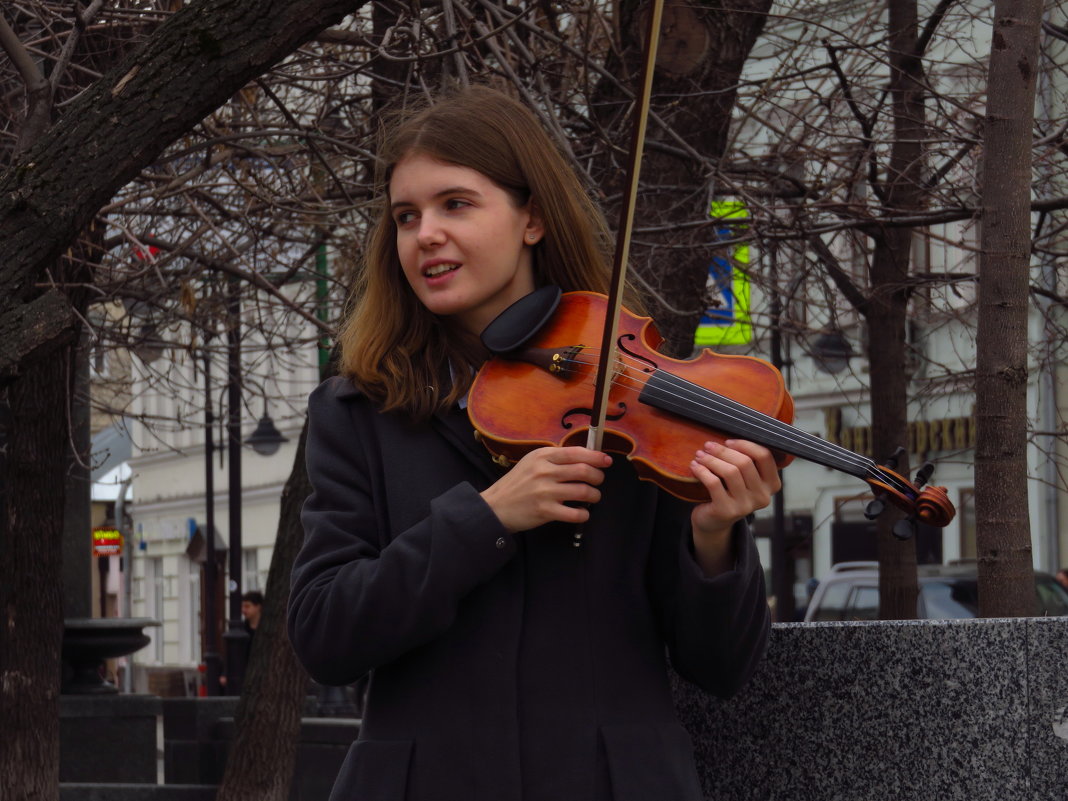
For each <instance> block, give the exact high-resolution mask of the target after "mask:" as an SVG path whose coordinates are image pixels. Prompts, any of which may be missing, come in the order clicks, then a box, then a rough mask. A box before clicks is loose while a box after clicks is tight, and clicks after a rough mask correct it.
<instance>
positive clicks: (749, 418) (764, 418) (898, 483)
mask: <svg viewBox="0 0 1068 801" xmlns="http://www.w3.org/2000/svg"><path fill="white" fill-rule="evenodd" d="M594 350H596V349H594V348H583V349H582V350H581V351H580V352H586V351H588V352H590V353H591V354H592V352H593V351H594ZM621 353H622V352H621ZM569 361H571V362H573V363H577V364H582V365H585V366H589V367H596V364H595V363H593V362H590V361H584V360H582V359H580V358H576V357H570V358H569ZM616 361H617V364H618V365H619V366H620V367H621V372H619V373H617V374H616V377H615V378H613V383H614V384H616V385H619V386H628V385H627V384H626V383H625V382H624V381H622V380H620V376H622V377H624V378H625V379H626V380H628V381H630V382H631V383H632V385H631V386H628V388H629V389H631V390H637V389H638V388H644V386H645V385H646V381H647V379H646V377H644V376H643V377H634V376H631V375H629V373H630V371H631V370H632V369H636V370H639V371H640V372H642V373H645V371H646V368H648V367H650V365H649V364H648V363H646V362H643V361H641V360H639V359H635V358H634V357H631V356H628V355H626V354H624V355H622V356H619V355H617V359H616ZM628 361H629V362H630V363H629V364H628ZM654 369H659V368H654ZM663 372H664V373H665V374H666V375H672V374H671V373H670V372H668V371H663ZM672 377H673V378H674V379H675V380H676V381H681V382H683V387H682V389H685V390H686V393H685V394H683V393H682V392H678V391H672V392H671V393H670V394H673V395H674V396H675V397H676V398H678V399H679V400H680V402H684V403H687V404H690V405H698V406H700V407H701V408H704V409H710V410H712V411H714V412H716V413H718V414H719V415H721V417H722V418H724V419H735V420H740V421H741V422H743V423H745V424H746V425H748V426H750V427H752V428H759V427H765V428H770V429H771V430H772V431H774V432H775V433H777V434H778V435H779V436H780V437H782V438H783V439H785V440H786V442H787V443H797V444H798V445H805V446H807V448H808V449H811V451H814V452H816V453H822V454H824V455H825V456H827V457H828V458H834V459H837V460H839V461H841V462H843V463H846V464H851V465H854V466H855V467H856V468H857V469H859V470H861V471H863V472H864V473H865V474H866V475H868V476H869V477H871V478H872V479H874V480H877V481H881V482H882V483H884V484H887V485H888V486H890V487H891V488H893V489H894V490H895V491H897V492H899V493H901V494H903V495H906V496H908V497H914V496H915V493H916V490H915V487H913V486H912V485H911V484H907V483H903V482H902V480H901V479H900V478H899V477H898V476H896V475H895V474H893V473H889V472H887V471H885V470H884V469H883V468H881V467H880V466H879V465H877V464H876V463H875V462H874V461H873V460H872V459H869V458H867V457H864V456H861V455H859V454H856V453H853V452H852V451H850V450H848V449H846V448H842V447H840V446H837V445H832V444H831V443H829V442H827V441H826V440H824V439H821V438H819V437H816V436H814V435H810V434H807V433H805V432H802V431H800V430H799V429H797V428H795V427H794V426H791V425H789V424H788V423H784V422H783V421H781V420H778V419H777V418H774V417H771V416H770V415H766V414H763V413H762V412H758V411H756V410H755V409H751V408H749V407H747V406H745V405H744V404H741V403H738V402H737V401H734V400H732V399H731V398H728V397H726V396H724V395H720V394H719V393H716V392H712V391H711V390H708V389H705V388H704V387H701V386H699V385H697V384H694V383H693V382H691V381H687V380H686V379H683V378H680V377H679V376H674V375H672ZM690 386H692V387H694V389H693V390H692V391H691V390H689V389H688V387H690ZM673 390H675V388H673ZM801 450H806V448H801ZM794 455H796V456H801V457H802V458H804V454H803V453H795V454H794Z"/></svg>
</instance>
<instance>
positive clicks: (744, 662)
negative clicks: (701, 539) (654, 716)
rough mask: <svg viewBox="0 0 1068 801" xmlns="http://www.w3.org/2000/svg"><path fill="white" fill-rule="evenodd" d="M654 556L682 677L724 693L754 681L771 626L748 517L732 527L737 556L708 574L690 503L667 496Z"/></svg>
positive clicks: (653, 579)
mask: <svg viewBox="0 0 1068 801" xmlns="http://www.w3.org/2000/svg"><path fill="white" fill-rule="evenodd" d="M658 518H659V521H660V522H659V523H658V527H657V532H656V535H655V539H654V544H653V554H652V559H651V560H650V572H649V582H650V593H651V595H652V599H653V604H654V606H655V607H656V609H657V612H658V615H659V618H660V625H661V630H662V632H663V636H664V639H665V641H666V643H667V647H668V653H669V655H670V657H671V664H672V667H673V668H674V669H675V671H676V672H677V673H678V674H679V675H680V676H682V677H683V678H685V679H687V680H689V681H691V682H693V683H694V684H696V685H697V686H699V687H701V688H702V689H705V690H707V691H708V692H711V693H713V694H715V695H717V696H719V697H721V698H727V697H729V696H731V695H733V694H734V693H736V692H737V691H738V690H739V689H741V687H742V685H744V684H745V683H746V681H748V680H749V677H750V676H752V674H753V672H754V671H755V670H756V667H757V665H758V664H759V662H760V660H761V658H762V657H763V655H764V651H765V650H766V648H767V642H768V635H769V633H770V630H771V612H770V610H769V609H768V602H767V593H766V590H765V586H764V571H763V568H762V567H761V565H760V556H759V554H758V553H757V549H756V543H755V542H754V541H753V536H752V533H751V532H750V528H749V524H748V523H747V522H746V521H744V520H741V521H739V522H738V523H737V524H736V525H735V527H734V531H733V532H732V534H731V537H732V547H733V549H734V554H735V563H734V568H733V569H732V570H728V571H727V572H726V573H722V574H720V575H718V576H715V577H714V578H708V577H706V576H705V575H704V573H703V571H702V570H701V568H700V566H699V565H698V564H697V559H696V557H695V555H694V550H693V538H692V536H691V534H690V523H689V507H688V506H687V505H685V504H682V503H681V502H677V501H676V500H675V499H673V498H667V497H662V499H661V511H659V512H658Z"/></svg>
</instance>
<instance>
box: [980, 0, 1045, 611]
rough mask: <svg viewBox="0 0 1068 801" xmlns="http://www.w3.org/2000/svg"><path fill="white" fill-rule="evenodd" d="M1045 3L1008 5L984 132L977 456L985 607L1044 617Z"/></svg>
mask: <svg viewBox="0 0 1068 801" xmlns="http://www.w3.org/2000/svg"><path fill="white" fill-rule="evenodd" d="M1042 9H1043V6H1042V3H1040V2H1035V0H1030V1H1027V0H999V1H998V2H996V3H995V4H994V31H993V36H992V38H991V48H990V71H989V83H988V94H987V104H986V117H985V125H984V130H983V134H984V137H983V138H984V148H983V166H982V195H983V235H982V249H981V251H980V255H979V339H978V360H977V363H976V377H975V389H976V429H977V445H976V450H975V473H976V486H977V487H981V488H982V492H977V493H976V523H977V532H976V533H977V539H978V551H979V582H980V583H979V604H980V610H981V612H982V614H983V615H984V616H986V617H1020V616H1027V615H1033V614H1035V609H1036V599H1035V594H1034V589H1033V586H1032V585H1033V580H1032V569H1033V565H1032V560H1031V526H1030V520H1029V517H1028V510H1027V459H1026V446H1027V404H1026V400H1027V374H1028V370H1027V343H1028V334H1027V316H1028V315H1027V312H1028V281H1029V272H1030V267H1031V225H1030V222H1031V219H1030V218H1031V215H1030V213H1029V211H1030V198H1031V180H1032V179H1031V162H1032V154H1031V153H1032V146H1033V145H1032V140H1033V134H1032V130H1033V127H1034V107H1035V85H1036V81H1037V77H1038V66H1039V58H1038V45H1039V39H1040V31H1041V26H1042Z"/></svg>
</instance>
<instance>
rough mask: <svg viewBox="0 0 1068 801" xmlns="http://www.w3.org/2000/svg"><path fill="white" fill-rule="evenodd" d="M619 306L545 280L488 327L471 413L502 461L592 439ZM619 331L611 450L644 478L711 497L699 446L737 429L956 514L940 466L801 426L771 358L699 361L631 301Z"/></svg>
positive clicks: (919, 506) (915, 508)
mask: <svg viewBox="0 0 1068 801" xmlns="http://www.w3.org/2000/svg"><path fill="white" fill-rule="evenodd" d="M607 307H608V300H607V298H606V296H604V295H601V294H598V293H594V292H568V293H561V292H560V290H559V288H557V287H543V288H542V289H539V290H537V291H536V292H534V293H532V294H530V295H528V296H527V297H525V298H523V299H521V300H520V301H518V302H517V303H515V304H513V306H512V307H510V308H509V309H506V310H505V311H504V312H503V313H502V314H501V315H500V316H499V317H498V318H497V319H496V320H494V321H493V322H492V323H491V324H490V326H489V327H487V329H486V330H485V332H484V333H483V334H482V341H483V343H484V344H485V345H486V347H487V348H488V349H489V350H490V351H491V353H493V354H494V355H493V356H492V357H491V358H490V359H489V360H488V361H487V362H486V363H485V364H484V365H483V366H482V368H481V369H480V370H479V372H478V374H477V375H476V377H475V379H474V383H473V384H472V385H471V390H470V393H469V395H468V402H467V403H468V414H469V416H470V418H471V422H472V424H473V425H474V427H475V431H476V436H478V437H479V439H480V440H481V441H482V443H483V444H484V445H485V446H486V448H487V449H488V450H489V451H490V453H491V454H492V455H493V457H494V460H495V461H496V462H497V463H498V464H500V465H502V466H508V465H510V464H512V463H514V462H515V461H518V460H519V459H520V458H522V457H523V456H524V455H525V454H526V453H528V452H529V451H532V450H534V449H536V448H540V447H544V446H552V445H555V446H562V445H581V444H583V443H584V441H585V439H586V437H587V432H588V429H589V428H590V426H591V425H592V419H593V418H592V416H593V410H592V409H591V406H590V403H591V396H592V392H593V386H594V381H595V378H596V377H597V376H596V373H597V370H598V366H599V353H598V352H597V351H598V350H599V349H598V348H597V347H596V346H595V347H591V346H590V345H589V344H588V343H591V342H598V341H599V340H600V338H601V335H602V329H603V328H604V325H605V315H606V311H607ZM615 335H616V340H615V343H614V344H615V351H616V353H615V356H614V358H613V360H612V364H610V365H609V370H608V372H609V376H608V378H607V380H608V382H609V387H608V392H607V398H608V401H607V408H606V410H605V415H604V417H605V424H604V429H603V431H602V449H603V450H605V451H610V452H614V453H619V454H623V455H625V456H626V457H627V458H628V459H629V460H630V461H631V463H632V464H633V465H634V468H635V470H636V471H637V474H638V476H639V477H640V478H642V479H643V480H646V481H652V482H654V483H655V484H657V485H658V486H660V487H661V488H662V489H664V490H666V491H667V492H669V493H671V494H672V495H675V496H677V497H679V498H682V499H684V500H687V501H692V502H702V501H706V500H707V493H706V491H705V489H704V487H703V486H702V485H701V483H700V482H699V481H698V480H697V479H696V478H694V477H693V475H692V474H691V473H690V469H689V464H690V461H691V460H692V458H693V451H694V448H695V446H696V445H695V444H696V443H701V442H704V441H707V440H713V441H718V442H723V441H724V440H726V439H728V438H731V437H736V438H740V439H747V440H750V441H752V442H756V443H758V444H760V445H763V446H765V447H767V448H769V449H771V450H772V451H773V452H774V453H775V454H776V463H777V464H778V466H779V467H784V466H785V465H787V464H788V463H789V462H790V461H792V459H793V457H795V456H796V457H799V458H801V459H805V460H807V461H810V462H814V463H816V464H820V465H823V466H825V467H829V468H832V469H834V470H839V471H841V472H843V473H847V474H849V475H852V476H855V477H857V478H859V479H861V480H862V481H865V482H867V484H868V485H869V486H870V487H871V488H872V489H873V490H874V492H875V495H876V501H874V502H873V504H882V499H883V498H886V499H888V500H889V501H891V502H892V503H893V504H894V505H896V506H898V507H899V508H901V509H903V510H905V511H906V512H907V513H908V514H909V516H910V517H912V518H915V519H918V520H919V521H921V522H923V523H926V524H928V525H932V526H937V527H942V526H945V525H947V524H948V523H949V522H950V521H951V520H952V519H953V515H954V512H955V510H954V508H953V504H952V503H951V502H950V500H949V498H948V495H947V493H946V489H945V487H935V486H924V485H925V484H926V482H927V479H928V478H929V476H930V474H931V471H932V470H933V466H931V465H930V464H928V465H925V466H924V467H923V468H922V469H921V470H920V472H919V474H918V475H917V478H916V481H915V482H910V481H909V480H908V479H907V478H905V477H904V476H901V475H899V474H898V473H896V472H894V471H893V470H891V469H889V468H888V467H885V466H880V465H878V464H876V463H875V462H874V461H873V460H871V459H869V458H867V457H865V456H861V455H859V454H856V453H853V452H852V451H849V450H847V449H845V448H842V447H839V446H838V445H835V444H833V443H830V442H827V441H826V440H823V439H821V438H819V437H817V436H815V435H813V434H809V433H807V432H805V431H802V430H800V429H798V428H795V427H794V426H793V425H791V423H792V422H793V411H794V404H793V399H792V398H791V397H790V395H789V393H788V392H787V390H786V386H785V382H784V381H783V377H782V374H781V373H780V372H779V370H778V369H776V368H775V367H774V366H773V365H772V364H770V363H768V362H766V361H764V360H763V359H758V358H755V357H752V356H727V355H721V354H716V353H714V352H712V351H710V350H707V349H706V350H704V351H703V352H702V353H701V354H700V355H699V356H697V357H696V358H694V359H690V360H681V359H673V358H671V357H668V356H664V355H663V354H661V353H659V352H657V350H656V348H657V347H658V346H659V345H660V344H661V343H662V342H663V339H662V338H661V337H660V335H659V333H658V332H657V330H656V327H655V325H654V323H653V321H652V320H651V319H649V318H648V317H639V316H637V315H635V314H633V313H631V312H630V311H628V310H626V309H622V312H621V314H620V317H619V321H618V327H617V330H616V332H615ZM870 506H871V505H870ZM881 509H882V507H881V506H876V507H875V509H874V510H873V511H874V514H872V515H871V516H872V517H874V516H875V514H878V512H879V511H881Z"/></svg>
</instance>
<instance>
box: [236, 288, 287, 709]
mask: <svg viewBox="0 0 1068 801" xmlns="http://www.w3.org/2000/svg"><path fill="white" fill-rule="evenodd" d="M228 289H229V292H228V294H227V301H226V309H227V317H228V319H229V326H228V328H227V331H226V355H227V374H226V396H227V416H226V439H227V451H228V454H229V459H230V464H229V484H230V487H229V498H230V509H229V529H230V581H229V587H228V589H229V591H230V609H229V625H228V627H227V630H226V633H225V634H224V635H223V639H224V640H225V642H226V689H227V693H229V694H230V695H240V694H241V688H242V686H243V685H244V680H245V667H246V664H245V662H246V659H247V658H248V646H249V635H248V631H247V630H246V629H245V626H244V625H243V622H242V620H241V573H242V569H243V567H244V566H243V564H242V560H243V553H242V547H241V446H242V441H241V284H240V282H239V281H238V280H237V279H236V278H231V279H230V280H229V281H228ZM285 441H286V437H283V436H282V435H281V434H280V433H279V432H278V430H277V429H276V428H275V427H274V423H273V422H272V421H271V418H270V417H269V416H268V415H267V413H266V410H264V415H263V418H262V419H261V420H260V423H259V425H258V426H257V428H256V431H255V432H253V434H252V436H251V437H250V438H249V444H250V445H252V447H253V449H254V450H255V451H256V452H257V453H259V454H260V455H263V456H269V455H271V454H273V453H275V452H276V451H277V450H278V448H279V447H280V446H281V444H282V443H283V442H285Z"/></svg>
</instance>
